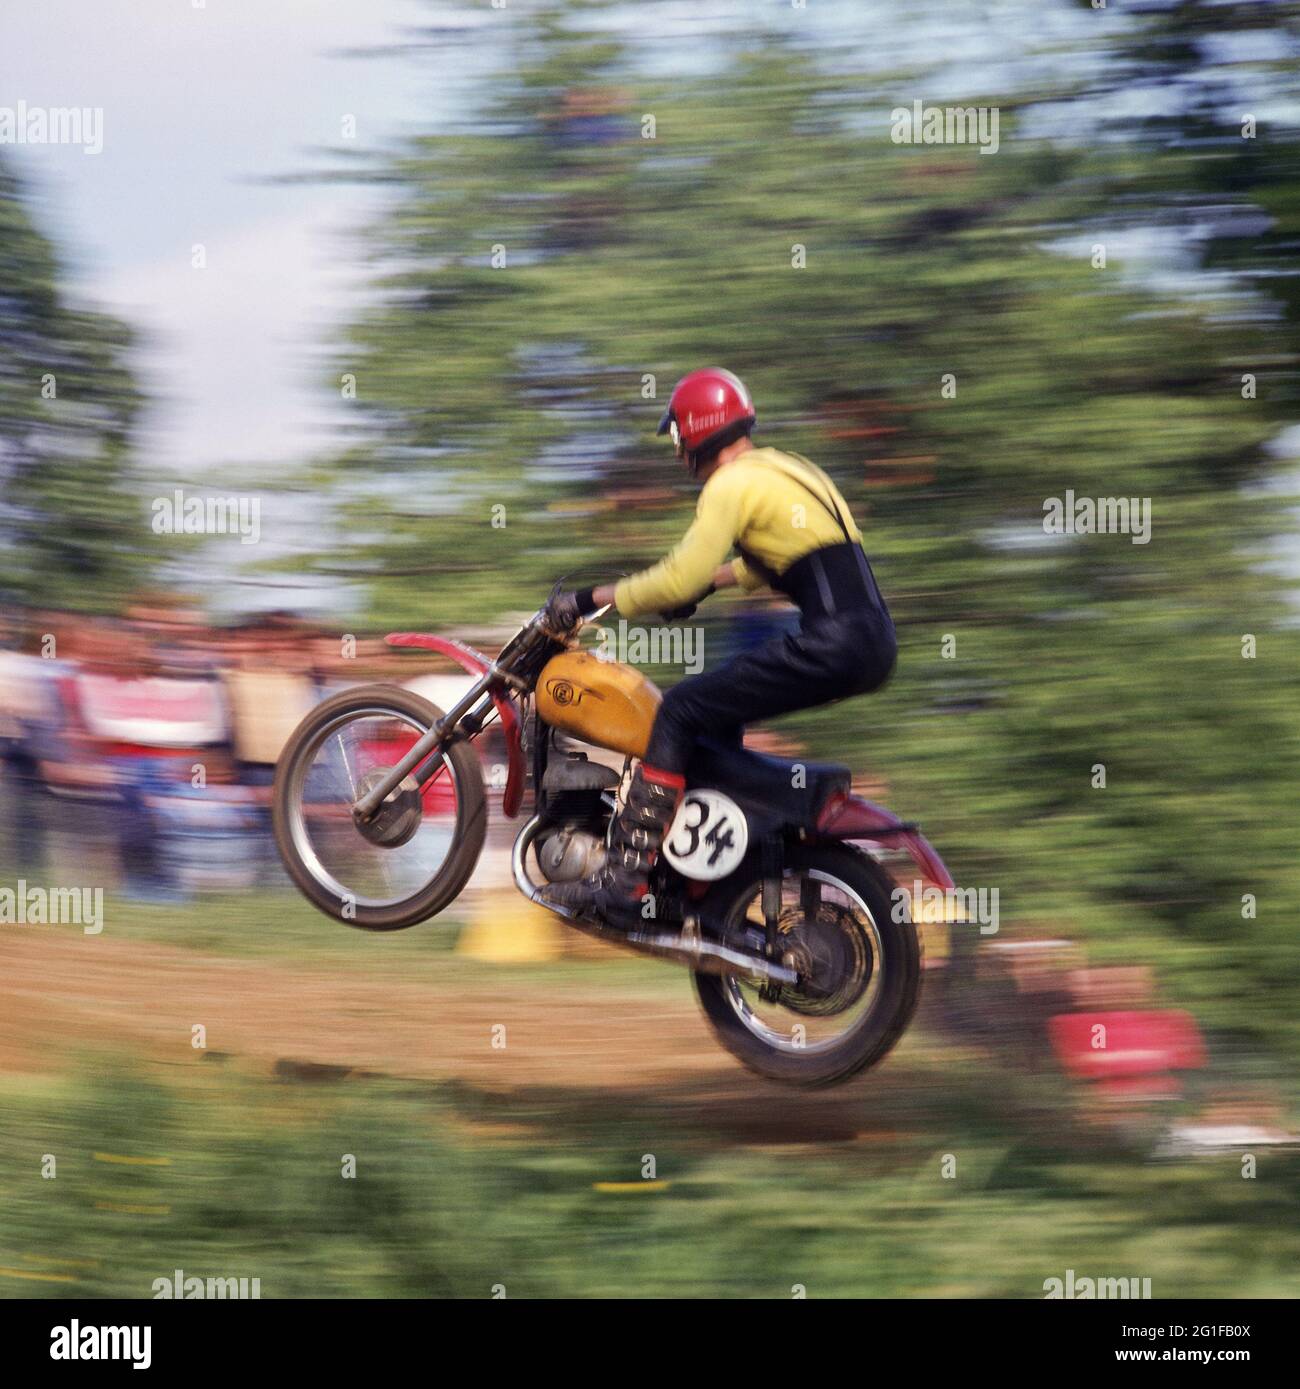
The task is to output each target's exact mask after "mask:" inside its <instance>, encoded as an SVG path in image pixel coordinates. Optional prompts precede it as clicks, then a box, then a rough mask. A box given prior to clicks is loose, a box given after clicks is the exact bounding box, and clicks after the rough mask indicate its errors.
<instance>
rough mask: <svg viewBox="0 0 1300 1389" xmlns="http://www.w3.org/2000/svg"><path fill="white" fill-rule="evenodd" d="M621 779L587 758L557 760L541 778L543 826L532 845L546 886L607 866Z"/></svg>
mask: <svg viewBox="0 0 1300 1389" xmlns="http://www.w3.org/2000/svg"><path fill="white" fill-rule="evenodd" d="M619 780H620V777H619V774H618V772H616V771H615V770H614V769H613V768H612V767H606V766H605V765H604V764H603V763H601V762H592V761H589V760H588V758H587V755H586V753H582V752H570V753H567V754H565V755H564V756H563V757H557V758H555V759H554V760H553V761H552V762H551V763H550V764H549V765H548V766H547V768H546V773H545V775H544V776H543V778H542V796H541V814H542V816H543V817H544V820H545V822H546V823H545V824H544V825H543V826H542V828H541V829H540V830H539V831H538V834H537V837H536V839H535V840H534V841H533V850H534V852H535V853H536V855H537V862H538V865H539V866H540V868H541V870H542V872H543V874H544V875H545V876H546V879H547V881H548V882H552V883H566V882H574V881H576V880H577V879H579V878H587V877H590V876H591V874H593V873H595V872H597V871H598V870H599V868H600V867H601V865H602V864H603V863H604V862H605V835H606V831H607V829H608V826H609V817H610V813H611V806H610V801H611V800H612V799H613V795H614V791H615V789H616V788H617V786H618V783H619Z"/></svg>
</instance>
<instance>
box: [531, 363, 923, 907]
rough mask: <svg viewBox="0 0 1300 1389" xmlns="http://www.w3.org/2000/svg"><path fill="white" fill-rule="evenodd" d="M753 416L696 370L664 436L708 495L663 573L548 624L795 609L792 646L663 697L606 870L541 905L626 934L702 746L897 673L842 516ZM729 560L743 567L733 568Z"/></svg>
mask: <svg viewBox="0 0 1300 1389" xmlns="http://www.w3.org/2000/svg"><path fill="white" fill-rule="evenodd" d="M754 422H755V414H754V405H753V401H752V400H751V399H750V395H749V392H748V391H747V390H746V388H745V386H744V384H743V383H742V382H741V381H740V380H739V378H737V377H736V376H733V375H732V373H731V372H729V371H723V370H721V369H719V368H715V367H710V368H705V369H704V370H700V371H692V372H690V373H689V374H688V375H686V376H684V377H682V379H681V380H680V381H679V382H678V383H677V385H676V386H675V387H674V388H673V393H672V396H671V398H670V399H669V402H668V409H667V410H666V411H665V412H664V416H663V419H662V420H660V422H659V430H658V432H659V433H660V434H670V435H671V436H672V440H673V443H674V445H675V446H676V452H677V457H678V458H680V459H682V460H683V461H684V462H685V464H686V466H687V468H688V469H689V471H690V473H691V476H692V477H695V478H698V479H700V481H701V482H702V483H703V484H704V485H703V488H702V489H701V491H700V496H699V503H698V506H697V508H696V513H695V521H694V523H693V524H692V526H691V528H690V529H689V530H688V531H687V533H686V535H685V536H684V537H683V539H682V540H681V541H680V542H679V543H678V545H677V546H676V547H675V548H674V549H673V550H672V552H671V553H670V554H668V555H666V556H665V557H664V558H663V559H662V560H660V561H659V563H658V564H655V565H652V566H651V567H650V568H649V569H644V570H642V571H641V572H640V573H638V574H632V575H629V576H628V577H627V578H624V579H622V580H620V581H619V583H617V584H614V585H605V586H601V587H599V588H595V589H583V590H579V591H577V592H560V593H557V594H555V595H554V596H553V597H552V599H551V601H550V604H549V605H548V609H547V619H548V621H549V623H550V625H551V626H552V628H553V630H555V631H556V632H557V633H567V632H568V631H570V630H571V629H572V628H573V626H574V625H575V624H576V623H577V621H578V619H579V618H580V617H582V616H585V615H587V614H590V613H593V612H595V611H597V610H598V609H600V608H603V607H605V606H606V605H607V604H613V606H614V607H616V608H617V609H618V611H619V612H620V613H621V614H623V616H625V617H637V616H639V615H641V614H643V613H651V612H657V613H663V614H664V615H665V616H667V617H669V618H685V617H689V616H690V615H691V614H692V613H693V612H694V611H695V605H696V603H697V602H698V601H699V600H700V599H702V598H704V597H706V596H707V595H709V594H711V593H713V592H715V591H716V590H717V589H720V588H729V587H731V586H732V585H736V584H738V585H739V586H740V587H741V588H743V589H746V590H753V589H757V588H760V587H762V586H764V585H767V586H769V587H771V588H773V589H775V590H777V591H778V592H780V593H782V594H784V595H785V596H786V597H788V598H789V599H791V600H792V601H793V602H794V603H796V604H797V605H798V607H799V609H800V613H801V617H802V621H801V626H800V630H799V632H798V633H797V634H796V635H787V636H781V637H776V638H774V639H773V640H771V641H769V642H767V643H765V644H763V645H761V646H759V647H756V648H755V649H753V650H750V651H746V652H743V653H742V654H741V655H739V656H736V657H734V658H733V659H732V660H729V661H727V662H725V663H724V664H723V665H721V666H719V667H718V668H717V669H716V670H712V671H706V672H704V673H703V674H701V675H693V676H689V677H687V678H686V679H684V680H681V681H679V682H678V683H677V684H676V685H674V686H673V687H672V688H671V689H670V690H669V691H668V692H667V693H666V694H665V696H664V699H663V703H662V704H661V705H660V707H659V712H658V714H657V715H656V717H655V722H654V727H653V729H652V731H651V735H650V743H649V747H648V748H647V750H646V755H645V757H644V758H643V759H642V761H641V762H640V763H639V764H638V766H637V769H636V772H635V774H634V776H633V778H632V781H631V785H630V787H629V789H628V793H627V797H626V800H625V802H624V805H623V809H622V811H621V812H620V814H619V816H618V818H617V820H616V821H615V823H614V826H613V832H612V835H611V840H610V849H609V854H608V856H607V859H606V863H605V866H604V867H603V868H602V869H601V871H600V872H599V873H597V874H595V875H594V876H593V877H591V878H588V879H586V880H584V881H581V882H573V883H553V884H551V885H550V886H548V887H547V888H545V889H544V890H543V892H542V898H543V900H544V901H546V902H547V903H549V904H550V905H552V906H556V907H558V908H560V909H562V910H564V911H566V912H570V913H575V914H577V915H581V916H595V917H598V918H601V919H603V920H604V921H605V922H606V923H607V924H609V925H611V926H613V927H615V928H616V929H621V930H632V929H634V928H636V927H637V926H638V925H639V924H640V923H641V920H642V917H643V916H644V915H646V914H647V913H649V912H651V911H652V910H653V908H652V907H651V906H648V905H647V906H643V903H645V902H646V899H647V893H648V889H649V882H648V879H649V873H650V870H651V868H652V867H653V866H654V862H655V859H656V857H657V855H658V853H659V850H660V848H661V846H662V844H663V838H664V834H665V832H666V831H667V829H668V827H669V825H670V824H671V823H672V819H673V815H674V813H675V812H676V810H677V806H678V804H679V802H680V800H681V798H682V795H683V794H684V792H685V788H686V768H687V765H688V763H689V761H690V757H691V749H692V747H693V746H694V744H695V742H696V740H697V739H699V738H701V737H704V736H709V737H713V738H718V739H721V740H731V741H734V742H737V743H739V741H740V738H741V733H742V728H743V725H744V724H747V723H749V722H751V721H752V720H755V719H766V718H772V717H774V716H776V715H778V714H788V713H792V712H793V711H794V710H797V709H808V708H811V707H813V706H814V705H818V704H825V703H827V702H828V701H830V700H833V699H841V698H843V697H844V696H846V695H855V694H865V693H867V692H868V691H871V690H875V689H879V687H880V686H881V685H883V684H884V683H885V681H886V680H887V679H888V678H889V675H890V672H891V671H892V670H893V668H894V661H895V657H896V655H897V644H896V641H895V637H894V624H893V621H892V619H891V618H890V615H889V610H888V608H887V607H886V606H885V601H884V599H883V598H882V597H881V594H880V589H879V588H878V587H877V586H876V580H875V577H874V575H873V574H872V572H871V566H870V564H869V563H868V562H867V557H866V555H865V554H864V553H863V550H862V543H861V542H862V536H861V533H860V532H859V530H858V528H857V526H856V525H855V524H854V521H853V517H852V515H851V514H850V512H849V507H848V504H847V502H845V500H844V498H843V496H842V495H841V494H840V492H839V490H838V488H836V486H835V484H834V483H833V482H832V481H831V480H830V478H829V477H827V476H826V474H825V473H824V472H822V471H821V469H820V468H817V467H816V466H815V465H814V464H812V463H811V462H809V460H808V459H806V458H803V457H802V456H801V455H799V454H796V453H788V452H785V451H782V450H779V449H775V448H757V447H755V445H754V443H753V441H752V440H751V438H750V435H751V433H752V431H753V428H754ZM733 550H734V551H735V554H736V558H734V559H732V560H730V561H729V562H724V561H726V557H727V556H728V555H730V554H731V553H732V551H733Z"/></svg>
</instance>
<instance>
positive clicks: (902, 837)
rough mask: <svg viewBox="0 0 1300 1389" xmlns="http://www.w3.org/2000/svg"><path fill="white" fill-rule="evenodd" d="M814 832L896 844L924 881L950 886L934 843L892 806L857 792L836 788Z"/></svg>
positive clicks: (939, 885)
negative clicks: (909, 855) (903, 849)
mask: <svg viewBox="0 0 1300 1389" xmlns="http://www.w3.org/2000/svg"><path fill="white" fill-rule="evenodd" d="M817 830H818V833H820V834H821V835H823V836H824V837H825V838H827V839H872V840H875V841H876V842H878V843H884V844H900V845H902V847H903V848H905V849H906V850H907V852H908V853H909V854H911V856H912V860H913V862H914V863H915V864H916V866H917V868H919V869H920V870H921V873H922V875H923V876H924V877H925V878H926V880H927V881H929V882H932V883H934V884H935V886H936V887H942V888H950V887H952V886H954V884H953V880H952V876H951V874H949V872H948V870H947V868H945V867H944V863H943V860H942V859H941V858H940V857H939V855H938V853H937V852H936V851H935V848H934V846H933V845H932V844H931V843H930V842H929V840H927V839H926V837H925V836H924V835H923V834H922V833H921V832H920V831H919V830H918V829H917V828H916V827H915V826H914V825H908V824H905V823H904V822H903V821H902V820H900V819H899V818H898V816H897V815H895V814H894V812H893V811H892V810H886V809H885V807H884V806H883V805H876V804H875V803H874V802H873V801H864V800H863V799H862V797H861V796H850V795H848V794H847V793H845V792H843V791H840V792H837V793H836V794H835V795H833V796H832V797H831V798H830V799H829V800H828V801H827V802H826V804H825V805H824V806H822V809H821V814H820V815H818V817H817Z"/></svg>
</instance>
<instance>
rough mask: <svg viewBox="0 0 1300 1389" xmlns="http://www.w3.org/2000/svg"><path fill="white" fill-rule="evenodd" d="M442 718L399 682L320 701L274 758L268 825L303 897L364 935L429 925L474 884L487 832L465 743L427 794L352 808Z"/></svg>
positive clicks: (454, 745) (458, 742)
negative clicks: (368, 814) (372, 810)
mask: <svg viewBox="0 0 1300 1389" xmlns="http://www.w3.org/2000/svg"><path fill="white" fill-rule="evenodd" d="M441 717H442V714H441V712H440V711H439V710H438V709H436V708H435V707H434V706H433V705H432V704H430V703H429V702H428V700H426V699H421V698H420V696H419V695H416V694H413V693H412V692H411V691H410V690H405V689H402V688H401V687H400V686H397V685H363V686H360V687H359V688H357V689H351V690H344V691H343V693H342V694H337V695H335V696H334V697H333V698H332V699H327V700H326V701H325V702H324V703H323V704H319V705H317V706H316V708H315V709H313V710H312V711H311V713H310V714H308V715H307V717H306V718H305V719H303V721H302V722H301V723H300V724H299V725H298V727H297V728H296V729H294V731H293V733H292V734H291V735H290V738H289V741H288V742H287V743H286V744H285V746H284V751H283V752H282V753H281V754H280V760H279V763H278V765H277V766H276V770H275V788H274V790H273V792H272V798H271V821H272V825H273V827H274V830H275V843H276V847H277V848H278V849H279V851H280V857H281V859H282V860H283V861H284V866H285V868H286V869H287V870H288V873H289V876H290V877H291V878H292V879H293V881H294V883H295V884H296V885H297V887H298V888H299V890H300V891H301V892H302V893H303V895H304V896H305V897H307V898H308V900H309V901H311V902H312V903H314V904H315V905H316V906H317V907H319V908H320V909H321V911H323V912H324V913H325V914H326V915H327V916H332V917H334V919H335V920H336V921H343V922H345V923H346V924H347V925H349V926H359V927H362V928H363V929H365V930H370V931H396V930H400V929H401V928H402V927H404V926H413V925H415V923H416V922H417V921H424V920H426V919H427V918H428V917H431V916H433V915H434V914H435V913H437V912H440V911H442V909H443V908H444V907H445V906H447V905H448V903H450V902H451V901H453V900H454V899H455V898H456V897H457V896H458V895H459V893H460V891H461V889H462V888H463V887H464V886H465V884H466V882H467V881H468V880H469V876H470V874H471V873H472V872H473V871H474V867H475V865H476V864H477V862H478V857H479V854H480V852H481V851H482V848H483V839H484V835H485V834H486V832H487V802H486V798H485V796H484V791H483V770H482V768H481V766H480V765H479V760H478V755H477V754H476V753H475V751H474V749H473V747H471V746H470V744H469V743H467V742H466V741H465V740H464V739H462V738H456V739H453V741H452V742H451V743H449V744H448V746H447V747H446V748H445V749H444V762H443V765H442V767H440V768H439V770H438V771H437V773H436V774H435V775H434V776H433V778H432V779H431V780H430V781H429V782H428V783H427V784H426V785H425V786H424V787H423V788H422V789H419V790H417V789H411V790H408V791H404V792H403V791H399V792H398V793H397V794H396V795H395V796H394V797H393V798H391V802H390V803H386V804H385V805H384V806H381V807H380V810H379V812H378V814H377V815H376V817H375V819H374V821H373V822H372V823H371V824H369V825H365V826H360V825H358V824H357V823H356V822H355V821H354V819H353V817H352V804H353V802H354V801H356V800H357V798H358V797H359V796H361V795H362V794H364V792H365V791H366V790H368V789H369V788H370V787H372V786H374V785H376V784H377V782H378V781H379V779H380V778H382V777H383V775H384V773H385V771H386V770H387V769H388V768H390V767H392V766H395V765H396V764H397V763H398V762H399V761H400V760H401V759H402V757H403V756H404V755H405V754H406V752H407V751H409V749H410V748H411V747H412V746H414V744H415V743H416V742H417V741H418V740H419V738H420V737H422V736H423V734H425V733H426V732H427V731H428V730H429V729H430V728H431V727H432V726H433V724H434V723H435V722H436V721H437V720H438V719H439V718H441Z"/></svg>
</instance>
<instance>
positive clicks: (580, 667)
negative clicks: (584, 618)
mask: <svg viewBox="0 0 1300 1389" xmlns="http://www.w3.org/2000/svg"><path fill="white" fill-rule="evenodd" d="M662 698H663V696H662V695H661V694H660V693H659V690H658V688H657V686H655V685H654V684H653V683H652V682H651V681H649V680H647V679H646V678H645V676H644V675H642V674H641V673H640V672H639V671H636V670H633V669H632V667H631V666H624V665H620V664H619V663H618V662H617V661H602V660H599V659H598V658H597V657H595V656H593V655H592V654H591V653H590V652H589V651H564V652H561V654H560V655H558V656H554V657H552V659H551V660H549V661H547V663H546V666H545V668H544V669H543V670H542V674H541V678H540V679H539V680H538V681H537V712H538V713H539V714H541V716H542V718H543V719H545V721H546V722H547V723H549V724H550V725H551V727H552V728H560V729H563V730H564V732H566V733H572V734H573V735H574V737H575V738H581V739H583V741H584V742H588V743H595V745H596V746H597V747H600V748H612V749H613V750H614V751H615V752H622V753H628V754H630V755H631V756H633V757H644V756H645V750H646V745H647V744H648V743H649V742H650V727H651V725H652V724H653V723H654V721H655V714H656V713H658V711H659V702H660V700H661V699H662Z"/></svg>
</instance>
